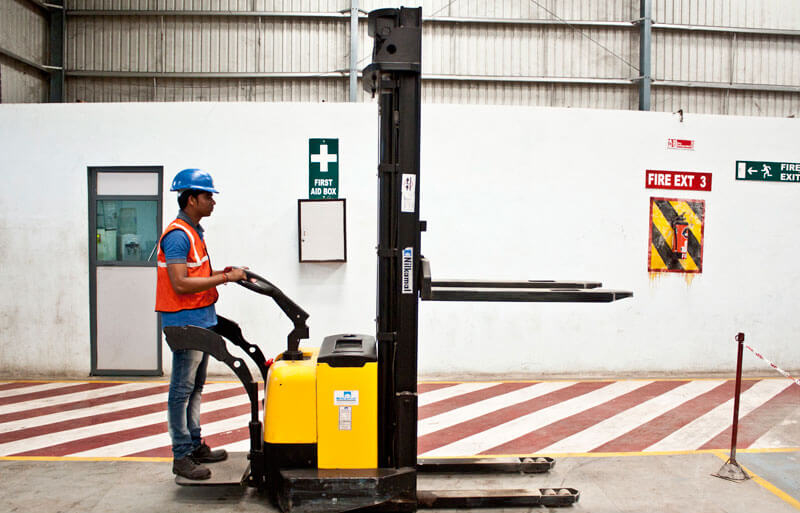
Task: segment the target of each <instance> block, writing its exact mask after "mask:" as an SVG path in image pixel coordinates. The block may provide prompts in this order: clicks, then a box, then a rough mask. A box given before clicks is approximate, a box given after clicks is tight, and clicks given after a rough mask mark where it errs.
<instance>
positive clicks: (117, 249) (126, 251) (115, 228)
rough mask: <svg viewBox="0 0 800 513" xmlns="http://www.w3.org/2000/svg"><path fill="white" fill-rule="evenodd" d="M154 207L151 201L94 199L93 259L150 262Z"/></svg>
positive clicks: (154, 235) (154, 232)
mask: <svg viewBox="0 0 800 513" xmlns="http://www.w3.org/2000/svg"><path fill="white" fill-rule="evenodd" d="M157 208H158V202H157V201H155V200H152V201H151V200H97V260H98V261H99V262H115V261H119V262H148V261H149V262H152V261H154V260H155V251H153V250H154V249H155V247H156V242H157V241H158V231H157V228H158V227H157V226H156V224H157V219H158V218H157Z"/></svg>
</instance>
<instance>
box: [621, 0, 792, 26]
mask: <svg viewBox="0 0 800 513" xmlns="http://www.w3.org/2000/svg"><path fill="white" fill-rule="evenodd" d="M637 3H638V0H637ZM653 19H654V21H655V22H656V23H674V24H678V25H707V26H716V27H751V28H772V29H789V30H797V29H798V27H800V5H798V2H796V1H793V0H656V1H654V2H653Z"/></svg>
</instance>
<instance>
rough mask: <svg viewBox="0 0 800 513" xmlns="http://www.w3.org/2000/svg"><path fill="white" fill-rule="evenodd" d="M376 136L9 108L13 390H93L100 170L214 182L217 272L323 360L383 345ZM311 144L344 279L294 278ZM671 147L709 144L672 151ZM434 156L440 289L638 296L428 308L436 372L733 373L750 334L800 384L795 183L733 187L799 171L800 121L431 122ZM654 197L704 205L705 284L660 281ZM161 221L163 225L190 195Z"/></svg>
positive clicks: (194, 113) (3, 161)
mask: <svg viewBox="0 0 800 513" xmlns="http://www.w3.org/2000/svg"><path fill="white" fill-rule="evenodd" d="M377 128H378V127H377V108H376V106H375V105H374V104H319V105H316V104H231V103H194V104H187V103H178V104H68V105H0V175H1V176H2V177H3V185H4V187H2V188H1V189H0V266H1V267H2V273H0V275H2V277H3V287H2V288H0V375H2V376H42V375H55V376H85V375H87V374H88V372H89V369H90V360H89V358H90V342H89V280H88V275H87V274H88V250H87V248H88V239H87V237H88V214H87V201H88V200H87V197H88V196H87V178H86V176H87V167H88V166H99V165H110V166H114V165H126V166H131V165H163V166H164V169H165V184H164V187H165V190H168V187H169V183H170V181H171V179H172V176H173V175H174V173H175V172H177V171H178V170H180V169H182V168H185V167H190V166H199V167H204V168H207V169H209V170H210V171H211V172H212V173H213V175H214V178H215V181H216V184H217V186H218V188H219V189H220V191H221V194H219V195H218V197H217V200H218V202H217V208H216V209H215V212H214V214H213V215H212V216H211V217H210V218H208V219H206V220H204V222H203V225H204V227H205V228H206V230H207V241H208V243H209V246H210V251H211V255H212V259H213V261H214V263H215V266H216V267H221V266H224V265H230V264H233V265H249V266H250V267H251V268H252V269H254V270H256V271H257V272H259V273H260V274H262V275H264V276H266V277H268V278H269V279H271V280H272V281H273V282H274V283H275V284H276V285H278V286H279V287H281V288H282V289H283V290H284V291H285V292H286V293H287V294H288V295H289V296H290V297H292V298H293V299H295V301H297V302H298V303H299V304H300V305H302V306H303V307H304V308H305V309H306V310H307V311H308V312H309V313H310V314H311V318H310V319H309V325H310V326H311V335H312V343H314V344H318V343H319V342H320V341H321V339H322V337H324V336H325V335H328V334H332V333H339V332H362V333H372V332H374V317H375V253H374V248H375V244H376V240H375V237H376V235H375V234H376V176H375V174H376V173H375V169H376V163H377V140H378V133H377ZM311 137H338V138H339V144H340V154H341V166H340V189H341V197H345V198H347V222H348V226H347V233H348V241H347V245H348V248H347V249H348V262H347V263H344V264H300V263H299V262H298V253H297V199H298V198H305V197H307V196H306V186H307V180H308V172H307V158H308V157H307V151H308V139H309V138H311ZM668 137H681V138H691V139H695V140H696V141H697V148H696V150H695V151H683V152H681V151H670V150H667V149H666V139H667V138H668ZM422 140H423V147H422V176H421V187H422V200H421V213H422V218H423V219H426V220H427V221H428V223H429V224H428V232H427V233H425V234H423V253H424V254H425V256H426V257H428V258H429V259H430V260H431V263H432V271H433V276H434V278H497V279H534V278H537V279H582V280H598V281H602V282H603V283H604V285H605V286H606V287H607V288H617V289H627V290H633V291H634V293H635V296H634V298H632V299H626V300H623V301H620V302H617V303H611V304H599V305H598V304H588V305H581V304H502V303H486V304H469V303H432V302H423V303H421V317H420V318H421V323H420V372H421V373H422V374H424V375H434V374H435V375H448V374H451V375H457V376H461V377H468V376H474V375H476V374H493V375H504V376H511V375H525V376H541V375H547V374H559V375H599V374H614V375H634V374H635V375H639V374H687V373H695V372H729V371H730V370H731V369H732V368H733V366H734V364H735V349H736V347H735V342H734V341H733V336H734V335H735V333H736V332H737V331H744V332H746V333H747V336H748V342H750V343H752V344H753V345H754V346H755V347H756V348H758V349H760V350H761V351H762V352H763V353H764V354H765V355H767V356H769V357H771V358H772V359H773V360H775V361H776V362H777V363H778V364H780V365H782V366H783V367H785V368H788V369H798V368H800V344H798V343H797V341H796V333H797V332H798V331H800V330H799V328H800V316H797V315H795V314H794V308H793V307H794V305H795V304H797V303H800V291H798V289H797V288H795V287H794V284H795V283H798V282H800V270H798V269H797V266H795V265H794V261H795V250H796V249H797V246H798V244H797V242H795V239H794V237H793V235H794V234H795V233H798V232H799V231H800V205H798V202H797V201H796V198H797V197H798V194H800V185H796V184H778V183H775V184H772V183H756V182H736V181H735V180H734V174H735V170H734V163H735V160H736V159H742V160H772V161H791V162H798V161H800V147H798V146H797V141H798V140H800V121H798V120H796V119H764V118H738V117H722V116H694V115H692V114H687V115H686V117H685V121H684V122H683V123H681V122H679V120H678V118H677V116H674V115H671V114H656V113H638V112H628V111H591V110H578V109H544V108H520V107H513V108H511V107H502V108H501V107H469V106H447V105H426V106H424V110H423V137H422ZM645 169H671V170H691V171H703V172H712V173H713V184H714V185H713V190H712V191H711V192H690V193H681V192H677V191H653V190H646V189H645V188H644V173H645ZM650 196H662V197H681V198H690V199H696V198H698V199H705V200H706V202H707V203H706V208H707V217H706V228H705V237H706V245H705V251H704V270H703V274H702V275H700V276H698V277H696V278H695V279H694V280H693V281H692V282H691V283H687V281H686V280H685V279H684V278H683V277H682V276H678V275H665V276H661V277H659V278H656V279H651V278H650V277H649V275H648V273H647V247H648V229H649V221H648V215H649V198H650ZM164 203H165V210H164V217H165V222H166V221H168V220H169V219H171V218H172V217H174V215H175V213H176V211H177V205H176V203H175V199H174V194H173V193H165V202H164ZM220 292H221V299H220V301H219V303H218V308H217V309H218V311H219V312H220V313H222V314H223V315H226V316H228V317H230V318H233V319H235V320H237V321H239V323H240V324H241V325H242V327H243V329H244V331H245V336H247V337H248V339H250V340H251V341H253V342H256V343H258V344H259V345H261V347H262V349H263V350H264V352H265V353H266V354H268V355H271V354H274V353H277V352H278V351H280V350H281V348H282V347H284V345H285V339H286V334H287V333H288V331H289V329H290V323H289V321H288V320H287V319H285V317H283V315H282V313H281V312H280V311H279V309H278V308H277V307H276V306H275V305H274V304H272V303H270V302H268V301H266V300H265V299H264V298H262V297H261V296H256V295H254V294H252V293H250V292H248V291H246V290H245V289H243V288H240V287H236V286H233V285H229V286H227V287H220ZM164 355H165V371H167V372H168V371H169V350H168V349H167V348H166V347H165V350H164ZM745 363H746V368H747V369H748V370H750V371H762V372H761V373H762V374H765V375H770V374H771V371H770V370H769V368H768V367H765V366H764V365H763V364H762V363H760V362H759V361H757V360H756V359H755V358H753V357H752V356H746V358H745ZM212 371H213V372H224V373H227V370H226V369H225V368H224V367H222V366H221V365H220V364H217V365H214V366H213V367H212Z"/></svg>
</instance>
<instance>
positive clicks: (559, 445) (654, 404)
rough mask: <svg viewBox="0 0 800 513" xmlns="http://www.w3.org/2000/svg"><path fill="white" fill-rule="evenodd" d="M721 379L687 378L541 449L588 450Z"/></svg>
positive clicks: (688, 398) (707, 388) (713, 385)
mask: <svg viewBox="0 0 800 513" xmlns="http://www.w3.org/2000/svg"><path fill="white" fill-rule="evenodd" d="M720 383H721V381H690V382H688V383H686V384H684V385H682V386H679V387H677V388H673V389H672V390H669V391H667V392H665V393H663V394H661V395H658V396H657V397H653V398H652V399H649V400H647V401H644V402H642V403H639V404H637V405H636V406H634V407H632V408H628V409H626V410H624V411H621V412H619V413H618V414H616V415H614V416H612V417H610V418H608V419H605V420H603V421H601V422H598V423H597V424H595V425H593V426H591V427H589V428H587V429H584V430H583V431H580V432H579V433H575V434H573V435H571V436H568V437H565V438H563V439H561V440H559V441H558V442H556V443H554V444H552V445H549V446H547V447H545V448H543V449H542V452H543V453H559V452H589V451H591V450H592V449H594V448H595V447H597V446H599V445H602V444H604V443H606V442H608V441H609V440H613V439H614V438H617V437H618V436H620V435H622V434H624V433H627V432H628V431H630V430H631V428H632V427H634V426H637V425H640V424H642V423H645V422H647V421H649V420H651V419H653V418H655V417H657V416H659V415H661V414H662V413H664V412H666V411H669V410H671V409H672V408H674V407H675V406H677V405H679V404H681V403H683V402H686V401H688V400H690V399H692V398H694V397H697V396H698V395H700V394H702V393H705V392H707V391H708V390H711V389H712V388H714V387H715V386H717V385H719V384H720Z"/></svg>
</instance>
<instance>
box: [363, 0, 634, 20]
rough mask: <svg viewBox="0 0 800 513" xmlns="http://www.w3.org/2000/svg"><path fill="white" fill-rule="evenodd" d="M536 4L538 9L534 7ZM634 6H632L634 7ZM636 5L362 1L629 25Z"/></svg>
mask: <svg viewBox="0 0 800 513" xmlns="http://www.w3.org/2000/svg"><path fill="white" fill-rule="evenodd" d="M536 4H539V5H536ZM634 4H635V5H634ZM638 4H639V2H638V0H636V1H635V2H631V0H537V2H536V3H534V2H532V1H530V0H496V1H492V2H485V1H482V0H457V1H455V2H453V1H451V0H433V1H425V2H421V1H389V2H386V1H381V0H361V1H359V7H360V8H361V9H364V10H366V11H369V10H372V9H379V8H382V7H400V6H401V5H402V6H406V7H418V6H420V5H421V6H422V15H423V16H437V17H453V18H505V19H526V20H557V19H558V18H561V19H565V20H601V21H630V20H632V19H635V18H638V17H639V16H638V13H639V5H638Z"/></svg>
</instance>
